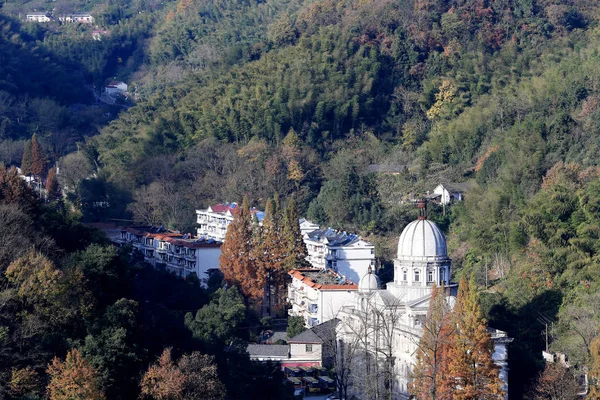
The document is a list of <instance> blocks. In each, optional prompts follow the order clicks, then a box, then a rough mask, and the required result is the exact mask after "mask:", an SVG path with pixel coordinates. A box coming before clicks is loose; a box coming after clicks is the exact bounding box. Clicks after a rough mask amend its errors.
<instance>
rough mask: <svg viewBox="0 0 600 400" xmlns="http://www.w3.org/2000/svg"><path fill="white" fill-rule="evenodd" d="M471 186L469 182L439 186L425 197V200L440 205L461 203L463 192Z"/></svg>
mask: <svg viewBox="0 0 600 400" xmlns="http://www.w3.org/2000/svg"><path fill="white" fill-rule="evenodd" d="M472 186H473V184H472V183H471V182H462V183H443V184H439V185H437V186H436V187H435V189H433V193H432V194H430V195H428V196H427V199H428V200H430V201H432V202H435V203H438V204H442V205H448V204H452V203H454V202H457V201H463V200H464V194H465V192H466V191H467V190H468V189H469V188H471V187H472Z"/></svg>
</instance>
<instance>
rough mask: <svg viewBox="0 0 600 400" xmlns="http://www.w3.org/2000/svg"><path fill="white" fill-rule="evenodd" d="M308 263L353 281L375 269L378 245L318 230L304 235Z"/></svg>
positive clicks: (330, 231) (327, 230)
mask: <svg viewBox="0 0 600 400" xmlns="http://www.w3.org/2000/svg"><path fill="white" fill-rule="evenodd" d="M303 238H304V243H305V244H306V248H307V250H308V261H309V262H310V263H311V264H312V266H313V267H314V268H320V269H331V270H333V271H335V272H337V273H339V274H340V275H343V276H345V277H346V278H348V279H349V280H351V281H352V282H358V281H359V279H360V278H361V277H362V276H364V275H365V274H366V273H367V270H368V269H369V267H371V268H375V246H373V245H372V244H371V243H369V242H367V241H366V240H363V239H362V238H361V237H360V236H358V235H355V234H352V233H350V234H348V233H346V232H339V231H335V230H333V229H331V228H327V229H317V230H314V231H312V232H308V233H305V234H304V237H303Z"/></svg>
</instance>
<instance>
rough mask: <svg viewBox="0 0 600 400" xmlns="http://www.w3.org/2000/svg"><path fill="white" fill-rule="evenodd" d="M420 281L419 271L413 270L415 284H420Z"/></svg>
mask: <svg viewBox="0 0 600 400" xmlns="http://www.w3.org/2000/svg"><path fill="white" fill-rule="evenodd" d="M420 281H421V271H419V270H418V269H415V282H420Z"/></svg>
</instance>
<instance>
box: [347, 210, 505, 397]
mask: <svg viewBox="0 0 600 400" xmlns="http://www.w3.org/2000/svg"><path fill="white" fill-rule="evenodd" d="M450 274H451V260H450V258H449V257H448V255H447V249H446V240H445V237H444V235H443V233H442V232H441V231H440V229H439V228H438V227H437V225H436V224H435V223H433V222H431V221H429V220H427V219H426V217H424V216H421V217H420V218H419V219H418V220H416V221H413V222H411V223H410V224H408V226H407V227H406V228H405V229H404V231H403V232H402V234H401V236H400V239H399V243H398V254H397V258H396V259H395V260H394V281H393V282H391V283H389V284H388V285H387V290H383V289H380V287H379V286H380V285H379V280H378V278H377V276H376V275H375V274H373V273H371V271H369V272H368V273H367V274H366V275H365V276H363V278H361V280H360V282H359V285H358V290H357V291H356V292H355V296H354V299H353V301H352V303H351V304H348V305H346V306H344V307H342V309H341V310H340V314H339V318H340V319H341V322H340V324H339V325H338V331H337V337H338V340H339V341H341V342H342V343H343V344H344V347H345V348H346V349H353V351H354V353H352V354H353V355H354V357H349V356H347V355H346V357H347V358H348V359H347V360H346V363H347V365H348V366H352V369H353V370H354V371H355V372H356V371H359V374H358V375H356V376H354V377H352V383H353V384H352V385H350V389H349V391H350V393H352V394H354V395H358V396H359V397H360V395H361V393H356V390H358V389H356V388H363V389H364V388H369V390H373V391H377V390H380V391H388V394H390V393H389V391H391V392H392V396H393V398H395V399H408V398H409V394H408V384H409V381H410V372H411V370H412V366H413V365H414V363H415V355H416V352H417V349H418V343H419V340H420V338H421V336H423V325H424V323H425V318H426V316H427V311H428V309H429V300H430V298H431V289H432V286H433V284H434V283H435V284H436V285H438V286H439V285H441V284H444V286H445V288H446V290H447V296H446V300H447V302H448V304H449V306H450V307H453V306H454V304H455V301H456V288H457V287H456V286H457V285H456V284H452V283H451V282H450V276H451V275H450ZM490 335H491V337H492V339H493V341H494V345H495V353H494V361H495V362H496V364H497V365H498V366H499V367H500V371H501V372H500V377H501V378H503V379H504V381H505V382H507V379H506V378H507V374H508V369H507V363H506V362H507V358H508V352H507V344H508V343H510V342H511V341H512V339H511V338H508V337H507V335H506V333H505V332H502V331H499V330H495V329H490ZM344 354H345V353H344ZM342 356H344V355H342ZM341 364H344V363H341ZM372 370H380V374H383V375H385V376H387V377H388V378H387V382H386V380H380V379H375V380H374V379H372V376H369V373H368V372H365V371H372ZM369 385H371V386H369ZM353 387H354V388H355V389H352V388H353ZM505 389H507V386H505ZM362 394H363V395H364V393H362Z"/></svg>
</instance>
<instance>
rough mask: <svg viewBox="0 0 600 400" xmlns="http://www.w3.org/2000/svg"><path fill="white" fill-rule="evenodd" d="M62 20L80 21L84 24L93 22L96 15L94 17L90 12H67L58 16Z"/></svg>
mask: <svg viewBox="0 0 600 400" xmlns="http://www.w3.org/2000/svg"><path fill="white" fill-rule="evenodd" d="M58 20H59V21H60V22H79V23H82V24H93V23H94V17H92V16H91V15H90V14H89V13H74V14H66V15H61V16H60V17H58Z"/></svg>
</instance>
